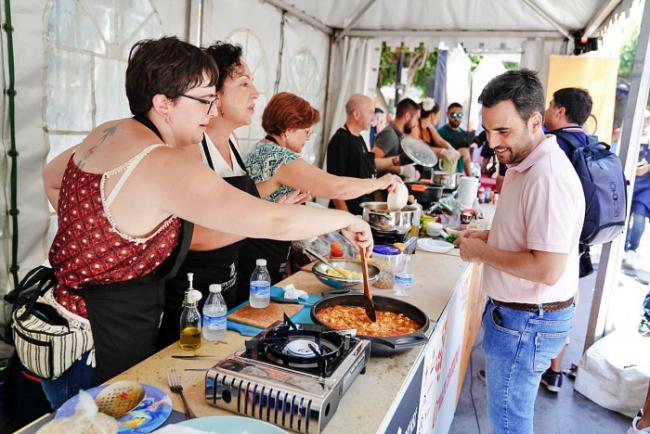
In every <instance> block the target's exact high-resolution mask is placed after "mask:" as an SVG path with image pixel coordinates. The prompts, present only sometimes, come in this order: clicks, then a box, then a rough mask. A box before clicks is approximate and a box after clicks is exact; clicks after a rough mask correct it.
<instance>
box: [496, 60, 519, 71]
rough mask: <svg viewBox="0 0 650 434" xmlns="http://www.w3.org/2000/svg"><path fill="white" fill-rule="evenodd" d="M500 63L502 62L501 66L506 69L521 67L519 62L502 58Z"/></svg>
mask: <svg viewBox="0 0 650 434" xmlns="http://www.w3.org/2000/svg"><path fill="white" fill-rule="evenodd" d="M501 63H503V66H504V67H505V68H506V69H508V70H516V69H519V68H520V67H521V65H519V62H509V61H507V60H504V61H503V62H501Z"/></svg>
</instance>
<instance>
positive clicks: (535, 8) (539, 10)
mask: <svg viewBox="0 0 650 434" xmlns="http://www.w3.org/2000/svg"><path fill="white" fill-rule="evenodd" d="M524 3H526V5H528V7H529V8H531V9H532V10H533V11H535V13H536V14H537V15H539V16H540V17H542V18H544V20H546V21H547V22H548V23H549V24H550V25H552V26H553V27H555V28H556V29H557V30H558V31H559V32H560V33H562V34H563V35H564V37H565V38H569V39H571V34H570V33H569V31H568V30H567V29H565V28H564V27H562V26H561V25H560V24H559V23H558V22H557V21H555V20H554V19H553V18H552V17H551V16H550V15H549V14H547V13H546V11H545V10H544V9H542V8H541V7H540V6H539V5H538V4H537V3H535V1H534V0H524Z"/></svg>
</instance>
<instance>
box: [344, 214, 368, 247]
mask: <svg viewBox="0 0 650 434" xmlns="http://www.w3.org/2000/svg"><path fill="white" fill-rule="evenodd" d="M341 231H342V232H343V235H345V237H346V238H347V239H348V240H350V241H352V242H353V243H354V245H356V246H357V247H358V248H359V250H361V251H362V252H366V256H367V253H368V252H370V251H372V245H373V242H372V232H370V226H369V225H368V223H366V222H365V221H363V220H362V219H361V218H359V217H356V216H353V215H352V214H350V224H349V225H348V226H346V227H345V228H343V229H342V230H341Z"/></svg>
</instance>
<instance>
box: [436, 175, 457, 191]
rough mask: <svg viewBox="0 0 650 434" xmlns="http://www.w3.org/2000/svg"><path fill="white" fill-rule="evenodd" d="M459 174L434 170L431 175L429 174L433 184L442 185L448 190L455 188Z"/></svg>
mask: <svg viewBox="0 0 650 434" xmlns="http://www.w3.org/2000/svg"><path fill="white" fill-rule="evenodd" d="M461 176H462V173H457V172H453V173H452V172H445V171H436V172H433V175H432V176H431V180H432V181H433V183H434V184H440V185H443V186H444V187H445V188H447V189H449V190H456V188H457V187H458V182H459V181H460V177H461Z"/></svg>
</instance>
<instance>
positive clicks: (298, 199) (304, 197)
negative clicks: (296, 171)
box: [276, 190, 311, 205]
mask: <svg viewBox="0 0 650 434" xmlns="http://www.w3.org/2000/svg"><path fill="white" fill-rule="evenodd" d="M309 200H311V194H310V193H309V192H308V191H304V192H303V191H300V190H294V191H292V192H291V193H289V194H285V195H284V196H280V198H279V199H278V200H277V202H276V203H286V204H291V205H302V204H303V203H305V202H307V201H309Z"/></svg>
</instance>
